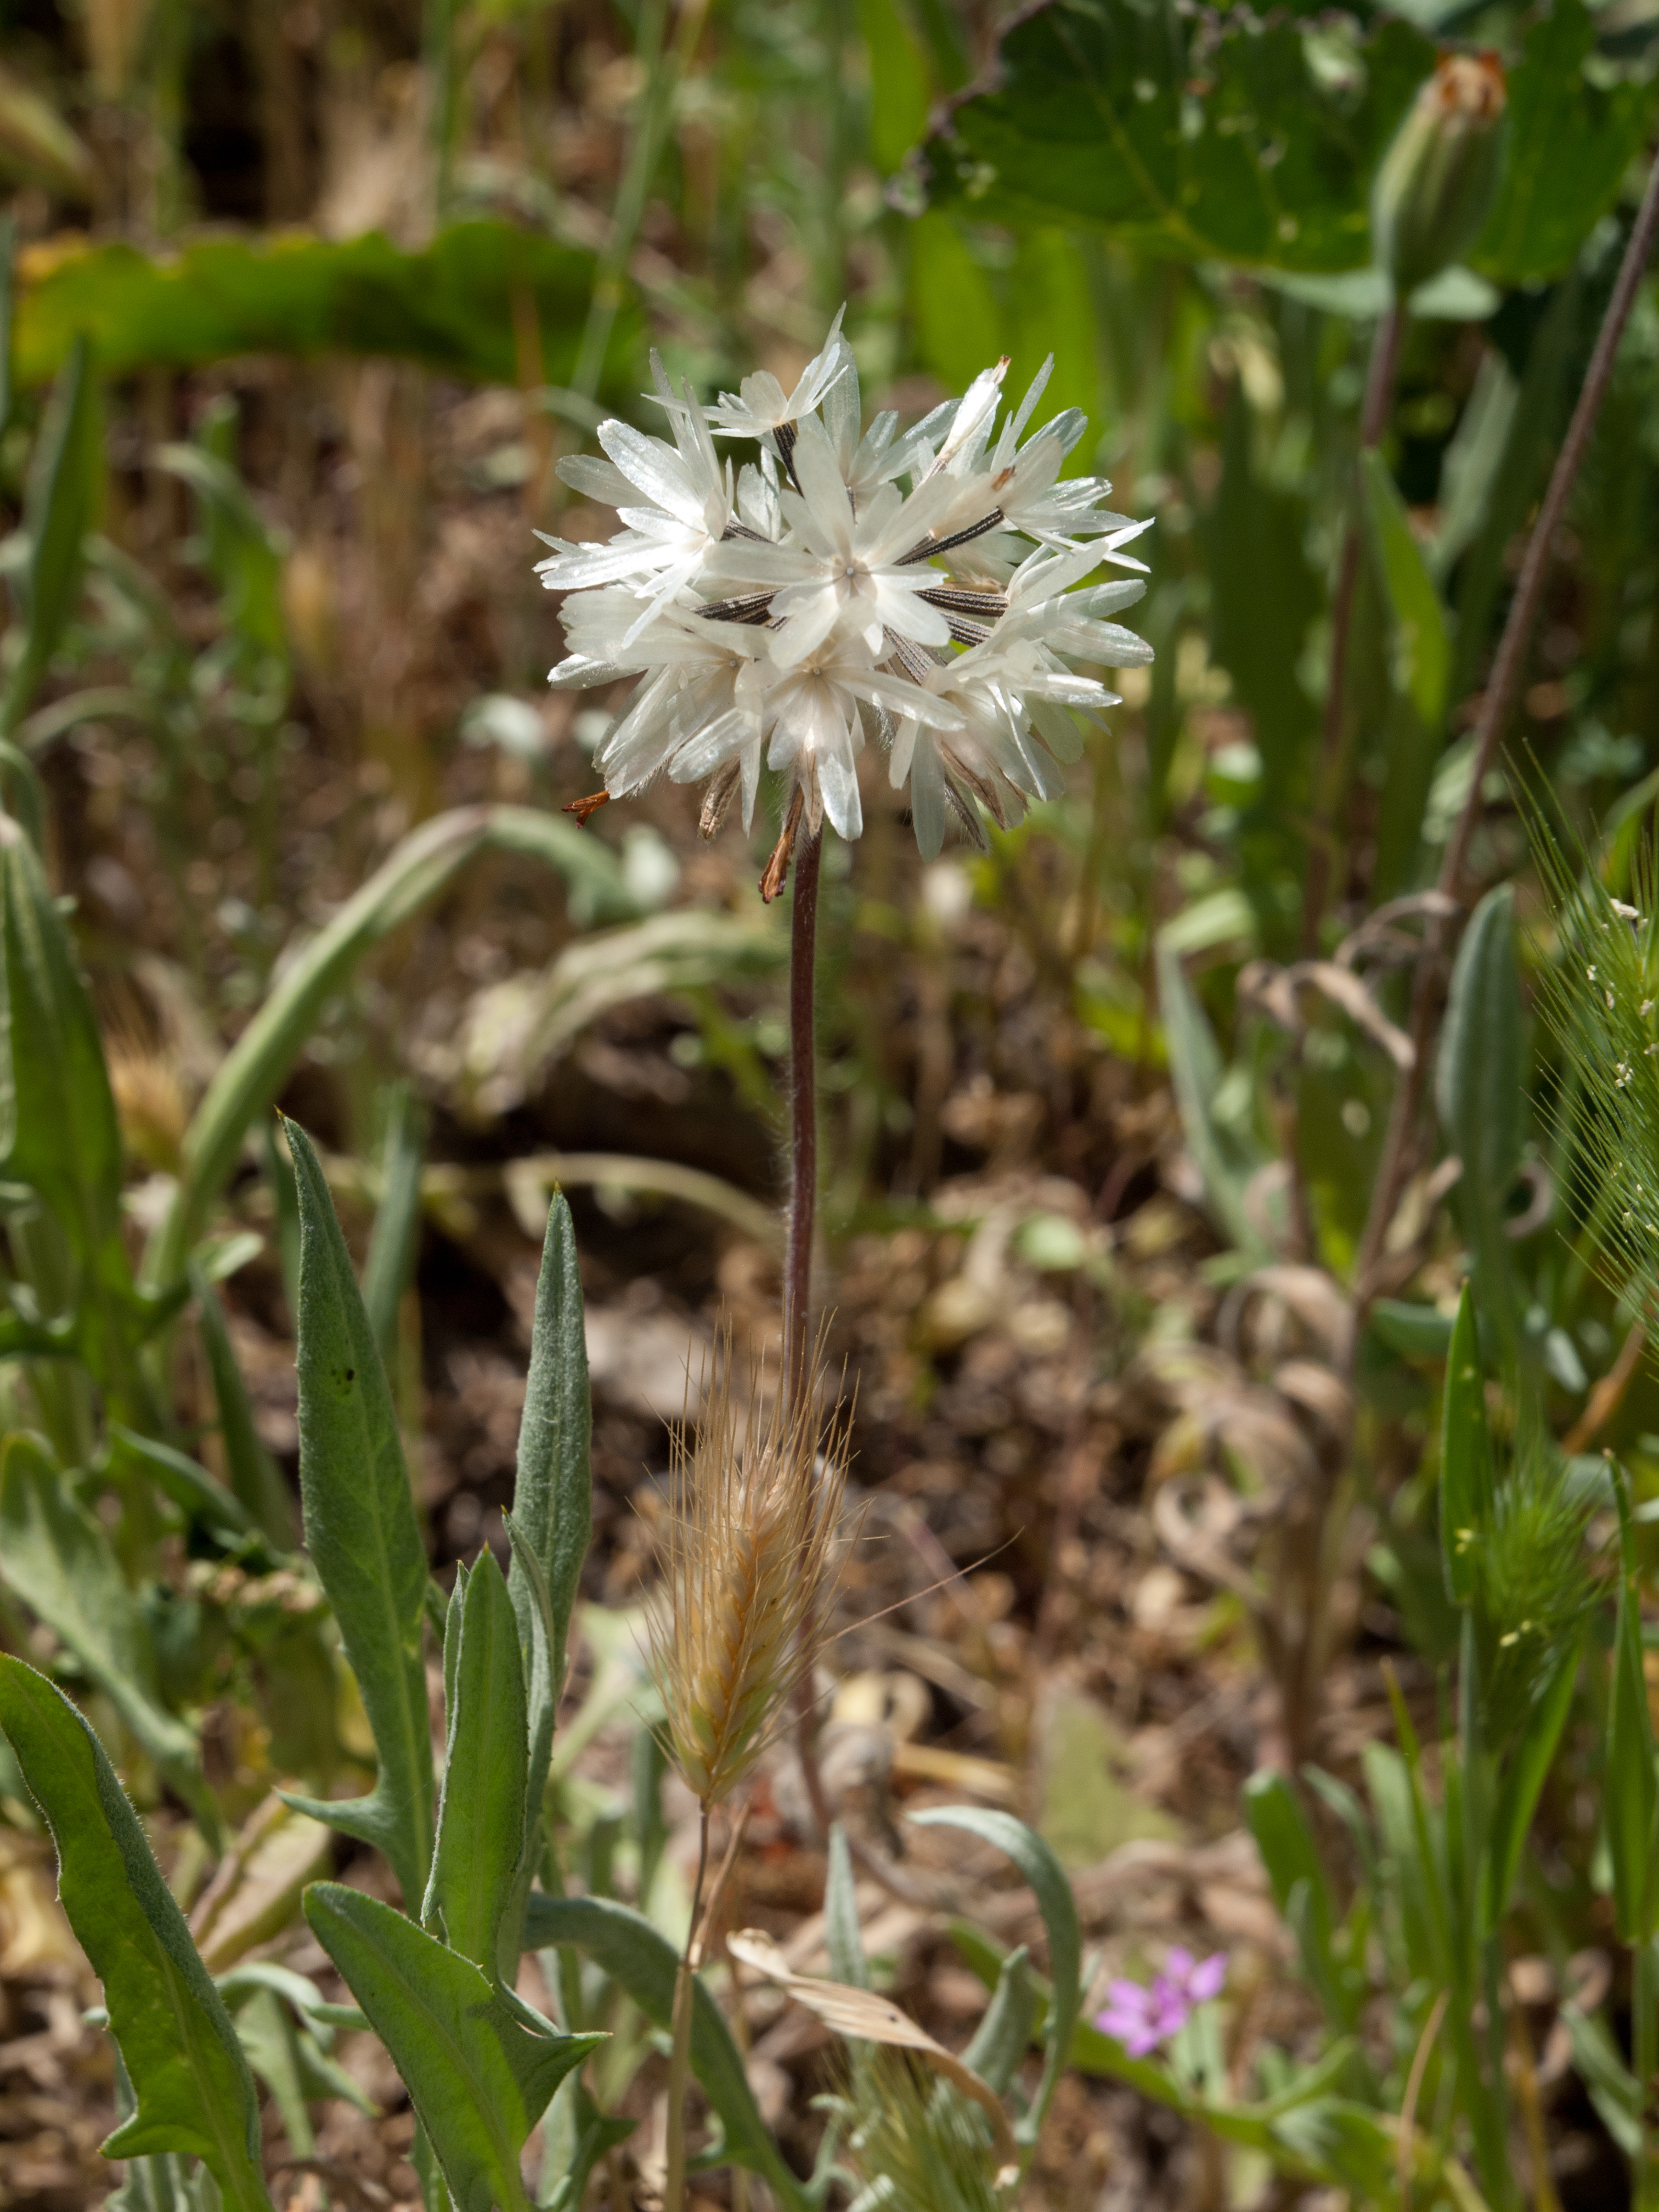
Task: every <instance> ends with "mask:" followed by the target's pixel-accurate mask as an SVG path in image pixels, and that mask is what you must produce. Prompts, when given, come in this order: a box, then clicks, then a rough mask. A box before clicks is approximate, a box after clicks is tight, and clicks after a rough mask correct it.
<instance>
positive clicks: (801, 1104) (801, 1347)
mask: <svg viewBox="0 0 1659 2212" xmlns="http://www.w3.org/2000/svg"><path fill="white" fill-rule="evenodd" d="M822 859H823V838H822V836H816V837H815V836H810V835H809V836H805V837H803V838H801V840H800V841H799V844H798V845H797V848H796V852H795V897H794V906H793V912H792V914H791V916H790V923H789V1220H788V1242H787V1248H786V1250H785V1255H784V1263H783V1362H784V1370H783V1371H784V1383H785V1390H786V1395H787V1402H788V1403H789V1405H790V1406H791V1407H793V1405H794V1404H795V1403H796V1401H798V1400H799V1396H800V1394H801V1391H802V1390H803V1389H804V1388H805V1376H806V1348H807V1319H808V1313H809V1310H810V1307H811V1295H812V1223H813V1218H814V1216H815V1215H816V1213H817V1188H818V1102H817V1037H816V1034H815V1031H816V1022H817V1012H816V1005H815V989H814V987H815V983H816V979H817V934H818V866H819V863H820V861H821V860H822Z"/></svg>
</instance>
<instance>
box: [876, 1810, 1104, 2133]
mask: <svg viewBox="0 0 1659 2212" xmlns="http://www.w3.org/2000/svg"><path fill="white" fill-rule="evenodd" d="M910 1818H911V1820H913V1821H915V1824H916V1825H917V1826H919V1827H926V1828H965V1829H966V1830H967V1831H968V1832H969V1835H972V1836H977V1837H979V1838H980V1839H981V1842H984V1843H987V1844H994V1845H995V1847H996V1849H997V1850H1000V1851H1002V1852H1004V1853H1006V1856H1007V1857H1009V1858H1011V1859H1012V1861H1013V1863H1014V1864H1015V1865H1016V1866H1017V1867H1018V1869H1019V1870H1020V1872H1021V1874H1022V1875H1024V1877H1025V1879H1026V1881H1028V1882H1029V1883H1030V1887H1031V1890H1032V1893H1033V1894H1034V1895H1035V1897H1036V1901H1037V1910H1038V1911H1040V1912H1041V1913H1042V1924H1043V1927H1044V1929H1046V1930H1047V1932H1048V1971H1049V1974H1050V1976H1051V1977H1052V1978H1053V1982H1054V1998H1053V2010H1052V2012H1051V2013H1050V2015H1049V2020H1048V2049H1047V2054H1046V2056H1045V2057H1044V2060H1043V2067H1042V2081H1040V2082H1039V2083H1038V2084H1037V2088H1036V2095H1035V2096H1034V2097H1033V2098H1032V2100H1031V2105H1030V2111H1029V2112H1027V2113H1026V2114H1025V2115H1024V2118H1022V2119H1021V2121H1020V2123H1019V2124H1018V2127H1017V2128H1016V2130H1015V2134H1016V2136H1018V2139H1019V2141H1020V2142H1022V2143H1034V2142H1036V2138H1037V2133H1038V2130H1040V2129H1041V2127H1042V2122H1043V2118H1044V2116H1045V2115H1046V2113H1047V2112H1048V2103H1049V2100H1050V2099H1051V2098H1052V2097H1053V2095H1054V2087H1055V2084H1056V2083H1057V2082H1058V2081H1059V2080H1060V2069H1061V2068H1062V2067H1063V2066H1064V2065H1065V2064H1066V2056H1067V2053H1068V2052H1069V2051H1070V2050H1071V2047H1072V2031H1073V2028H1074V2027H1076V2026H1077V2016H1078V2008H1079V2003H1080V2002H1081V1999H1082V1996H1083V1990H1082V1982H1081V1973H1082V1960H1083V1931H1082V1929H1080V1928H1079V1925H1078V1917H1077V1902H1076V1900H1075V1899H1074V1898H1073V1895H1072V1885H1071V1883H1070V1882H1069V1881H1067V1880H1066V1870H1065V1869H1064V1868H1063V1867H1062V1866H1061V1865H1060V1861H1059V1860H1058V1859H1057V1858H1056V1857H1054V1853H1053V1851H1052V1850H1049V1848H1048V1844H1045V1843H1044V1842H1043V1840H1042V1837H1041V1836H1039V1835H1037V1834H1036V1833H1035V1832H1034V1831H1033V1830H1031V1829H1030V1828H1028V1827H1027V1826H1026V1825H1025V1823H1024V1821H1023V1820H1015V1818H1014V1816H1013V1814H1012V1813H999V1812H994V1811H992V1810H991V1809H990V1808H987V1807H985V1806H978V1805H938V1806H934V1807H933V1808H931V1809H930V1810H929V1811H927V1812H925V1813H913V1814H911V1815H910Z"/></svg>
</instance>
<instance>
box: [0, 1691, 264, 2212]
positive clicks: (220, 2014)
mask: <svg viewBox="0 0 1659 2212" xmlns="http://www.w3.org/2000/svg"><path fill="white" fill-rule="evenodd" d="M0 1729H4V1731H5V1734H6V1736H7V1738H8V1740H9V1742H10V1744H11V1747H12V1750H13V1752H14V1753H15V1756H16V1759H17V1763H18V1765H19V1766H21V1769H22V1771H23V1778H24V1780H25V1781H26V1782H27V1784H28V1786H29V1790H30V1792H31V1794H32V1795H33V1797H34V1799H35V1802H37V1803H38V1804H39V1806H40V1809H41V1812H42V1813H43V1814H45V1815H46V1825H47V1826H49V1827H50V1829H51V1830H52V1841H53V1842H54V1843H55V1844H56V1845H57V1847H58V1893H59V1895H60V1896H61V1898H62V1899H63V1903H64V1911H65V1912H66V1913H67V1914H68V1915H69V1920H70V1926H71V1927H72V1928H73V1929H74V1930H75V1933H76V1936H77V1937H78V1938H79V1940H80V1942H81V1945H82V1949H83V1950H84V1951H85V1952H86V1954H87V1956H88V1959H89V1960H91V1961H92V1966H93V1970H94V1972H95V1973H96V1974H97V1975H98V1977H99V1978H100V1980H101V1981H102V1983H103V1984H104V1998H105V2002H106V2005H107V2006H108V2008H109V2017H110V2028H111V2032H112V2034H113V2035H114V2037H115V2040H116V2042H117V2043H118V2045H119V2046H120V2051H121V2057H122V2060H123V2062H124V2063H125V2066H126V2069H127V2072H128V2074H129V2075H131V2081H132V2086H133V2089H134V2092H135V2093H136V2095H137V2112H136V2113H135V2114H134V2115H133V2117H132V2118H131V2119H130V2120H128V2121H127V2122H126V2124H125V2126H123V2127H121V2128H119V2129H118V2130H117V2132H116V2133H115V2134H114V2135H113V2136H111V2137H110V2139H109V2142H107V2143H106V2145H105V2149H106V2153H107V2154H109V2155H110V2156H111V2157H112V2158H141V2157H143V2156H145V2155H147V2154H151V2153H155V2152H167V2151H179V2152H184V2153H188V2154H193V2155H195V2156H196V2157H197V2158H201V2159H204V2160H206V2162H207V2164H208V2165H209V2166H210V2168H211V2169H212V2171H213V2173H214V2175H215V2178H216V2179H217V2181H218V2184H219V2186H220V2188H221V2189H222V2191H223V2192H224V2197H225V2203H226V2205H227V2207H228V2208H229V2212H270V2197H268V2196H267V2195H266V2193H265V2187H264V2181H263V2180H262V2179H261V2177H260V2171H259V2112H258V2100H257V2099H256V2097H255V2095H254V2090H253V2081H252V2075H250V2074H249V2072H248V2069H247V2062H246V2059H245V2058H244V2057H243V2056H242V2051H241V2046H240V2044H239V2043H238V2041H237V2039H236V2031H235V2029H234V2027H233V2026H232V2025H231V2021H230V2015H229V2014H228V2012H227V2011H226V2010H225V2008H224V2004H223V2002H222V1999H221V1997H220V1996H219V1993H218V1991H217V1990H216V1989H215V1988H214V1986H213V1984H212V1982H211V1980H210V1978H209V1976H208V1971H207V1969H206V1967H205V1966H204V1965H203V1964H202V1961H201V1958H200V1956H199V1955H198V1954H197V1949H196V1947H195V1945H194V1944H193V1943H192V1942H191V1940H190V1931H189V1929H187V1928H186V1927H185V1923H184V1917H183V1915H182V1914H181V1913H180V1912H179V1908H178V1906H177V1905H175V1904H174V1903H173V1899H172V1897H171V1896H170V1895H169V1893H168V1891H167V1884H166V1883H165V1882H164V1881H162V1879H161V1871H160V1869H158V1867H157V1866H156V1863H155V1859H154V1858H153V1857H152V1856H151V1854H150V1850H149V1844H147V1843H146V1842H145V1841H144V1836H143V1830H142V1829H141V1828H140V1827H139V1826H138V1820H137V1814H135V1813H134V1812H133V1809H132V1808H131V1805H130V1804H129V1803H128V1802H127V1801H126V1798H125V1796H124V1795H123V1793H122V1790H121V1785H120V1784H119V1783H118V1781H117V1780H116V1778H115V1771H114V1769H113V1768H112V1766H111V1765H110V1763H109V1761H108V1759H106V1758H105V1756H104V1753H103V1750H102V1748H101V1747H100V1744H99V1742H98V1739H97V1738H96V1737H95V1736H94V1734H93V1732H92V1730H91V1729H89V1728H88V1726H87V1723H86V1722H85V1721H84V1720H83V1719H82V1717H81V1715H80V1714H79V1713H78V1712H77V1711H76V1709H75V1707H74V1706H73V1705H70V1701H69V1699H67V1698H65V1697H64V1695H63V1694H62V1692H60V1691H58V1690H56V1689H54V1688H53V1687H52V1684H51V1683H50V1682H48V1681H47V1680H46V1677H45V1676H44V1675H42V1674H36V1673H35V1671H34V1669H33V1668H32V1667H27V1666H25V1665H24V1663H23V1662H22V1661H21V1659H14V1658H11V1657H9V1656H4V1655H0Z"/></svg>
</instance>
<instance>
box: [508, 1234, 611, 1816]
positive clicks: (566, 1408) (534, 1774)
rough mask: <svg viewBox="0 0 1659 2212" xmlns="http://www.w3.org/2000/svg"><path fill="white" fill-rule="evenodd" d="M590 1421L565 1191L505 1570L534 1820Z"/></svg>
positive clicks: (577, 1550) (573, 1563)
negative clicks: (524, 1704)
mask: <svg viewBox="0 0 1659 2212" xmlns="http://www.w3.org/2000/svg"><path fill="white" fill-rule="evenodd" d="M592 1419H593V1416H592V1400H591V1398H590V1396H589V1394H588V1386H587V1345H586V1338H585V1337H584V1335H583V1333H582V1279H581V1270H580V1267H579V1266H578V1264H577V1260H576V1232H575V1230H574V1227H573V1226H572V1224H571V1219H570V1208H569V1206H568V1204H567V1203H566V1201H565V1199H564V1197H563V1194H562V1193H561V1194H557V1195H556V1196H555V1198H554V1200H553V1203H552V1206H550V1209H549V1211H548V1216H547V1235H546V1237H545V1240H544V1243H543V1246H542V1266H541V1273H540V1276H539V1278H538V1281H537V1284H536V1316H535V1320H534V1322H533V1324H532V1330H531V1339H530V1375H529V1379H528V1381H527V1383H526V1386H525V1401H524V1420H523V1423H522V1425H521V1426H520V1430H519V1464H518V1474H517V1477H516V1479H515V1481H514V1483H513V1532H514V1545H513V1565H512V1569H511V1571H510V1573H509V1575H508V1577H507V1588H508V1589H509V1590H510V1591H511V1592H512V1594H513V1607H514V1610H515V1611H516V1612H517V1613H518V1617H519V1649H520V1659H521V1662H522V1664H523V1667H524V1673H525V1684H526V1691H527V1692H528V1696H529V1703H530V1766H529V1771H528V1775H527V1778H526V1802H527V1804H528V1807H529V1810H530V1813H531V1815H532V1818H533V1817H534V1815H535V1814H536V1812H537V1810H538V1808H539V1806H540V1804H541V1796H542V1786H543V1784H544V1782H545V1781H546V1779H547V1765H548V1760H549V1759H550V1756H551V1754H552V1748H553V1719H554V1714H555V1711H556V1708H557V1705H558V1701H559V1693H560V1691H561V1690H562V1687H563V1684H564V1654H565V1642H566V1638H567V1637H568V1633H569V1628H570V1609H571V1607H572V1606H573V1605H574V1603H575V1601H576V1589H577V1585H578V1583H580V1579H581V1571H582V1562H583V1560H584V1559H586V1556H587V1545H588V1539H589V1537H590V1535H591V1534H592V1525H593V1475H592V1467H591V1465H590V1462H589V1457H588V1450H589V1444H590V1442H591V1438H592ZM524 1553H528V1554H529V1557H530V1559H533V1561H534V1563H535V1565H536V1566H537V1567H538V1568H539V1569H540V1571H541V1577H542V1581H543V1583H544V1585H545V1589H546V1597H547V1607H548V1620H550V1625H551V1634H552V1649H551V1650H549V1649H548V1638H547V1635H546V1633H545V1632H544V1625H543V1622H542V1619H541V1609H540V1606H539V1603H538V1594H537V1592H536V1590H535V1589H534V1587H533V1584H532V1571H531V1568H530V1565H529V1563H528V1561H527V1560H526V1558H525V1557H524V1556H523V1554H524Z"/></svg>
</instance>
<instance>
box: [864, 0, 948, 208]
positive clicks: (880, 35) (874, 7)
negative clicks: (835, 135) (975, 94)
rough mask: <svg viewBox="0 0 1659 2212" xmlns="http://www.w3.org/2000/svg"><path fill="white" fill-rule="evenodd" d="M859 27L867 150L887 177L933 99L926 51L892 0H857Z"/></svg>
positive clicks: (923, 120)
mask: <svg viewBox="0 0 1659 2212" xmlns="http://www.w3.org/2000/svg"><path fill="white" fill-rule="evenodd" d="M859 29H860V32H861V33H862V34H863V40H864V45H865V49H866V52H867V53H868V55H869V57H870V152H871V155H872V159H873V160H874V161H875V165H876V167H877V168H878V170H879V171H880V173H882V175H883V176H891V174H892V173H893V172H894V171H895V170H896V168H898V167H899V166H900V164H901V163H902V161H903V160H904V157H905V155H907V154H908V152H909V150H910V149H911V147H913V146H914V145H915V143H917V141H918V140H919V139H920V138H921V135H922V133H923V132H924V131H926V130H927V112H928V110H929V108H930V107H931V106H933V78H932V71H931V70H929V68H928V66H927V60H928V58H927V49H926V48H925V47H924V46H923V45H922V43H921V40H920V39H918V38H917V36H916V34H915V30H914V29H913V27H911V25H910V23H909V21H908V20H907V16H906V13H905V10H904V9H902V7H895V6H894V5H893V4H892V0H859Z"/></svg>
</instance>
